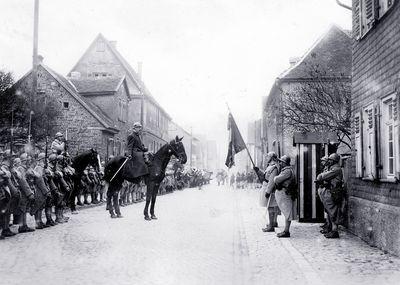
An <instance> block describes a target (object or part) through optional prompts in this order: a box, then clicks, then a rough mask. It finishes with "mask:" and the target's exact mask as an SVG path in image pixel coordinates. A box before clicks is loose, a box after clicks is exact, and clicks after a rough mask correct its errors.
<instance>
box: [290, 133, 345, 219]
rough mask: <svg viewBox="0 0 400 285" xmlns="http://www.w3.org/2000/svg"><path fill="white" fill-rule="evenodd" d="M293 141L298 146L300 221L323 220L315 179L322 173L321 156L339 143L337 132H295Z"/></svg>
mask: <svg viewBox="0 0 400 285" xmlns="http://www.w3.org/2000/svg"><path fill="white" fill-rule="evenodd" d="M293 143H294V145H295V146H296V148H297V159H296V169H297V182H298V185H299V197H298V199H297V209H298V216H299V222H314V223H315V222H323V221H324V207H323V205H322V203H321V201H320V199H319V197H318V193H317V187H316V185H315V183H314V181H315V180H316V178H317V175H318V174H319V173H321V171H322V169H321V166H320V165H321V158H322V157H323V156H325V155H328V148H329V146H330V145H332V144H336V143H337V138H336V134H335V133H316V132H308V133H295V134H294V137H293Z"/></svg>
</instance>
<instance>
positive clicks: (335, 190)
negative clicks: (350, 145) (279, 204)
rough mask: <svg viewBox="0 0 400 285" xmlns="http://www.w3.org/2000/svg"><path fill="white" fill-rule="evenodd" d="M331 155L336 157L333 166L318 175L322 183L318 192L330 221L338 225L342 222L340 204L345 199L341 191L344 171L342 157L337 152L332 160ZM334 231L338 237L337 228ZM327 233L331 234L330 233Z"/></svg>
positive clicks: (318, 180)
mask: <svg viewBox="0 0 400 285" xmlns="http://www.w3.org/2000/svg"><path fill="white" fill-rule="evenodd" d="M331 157H332V158H333V159H334V160H333V161H332V164H331V166H330V167H329V168H328V169H326V170H325V171H324V172H322V173H321V174H319V175H318V176H317V182H318V183H319V185H320V187H319V189H318V193H319V196H320V199H321V201H322V204H323V205H324V208H325V210H326V212H327V213H328V216H329V219H330V221H331V222H332V223H334V224H336V225H337V224H339V222H340V207H339V205H340V203H341V201H342V199H343V197H341V196H340V195H341V194H343V193H340V192H341V191H343V185H342V184H343V172H342V168H341V167H340V165H339V160H340V157H338V155H337V154H335V156H333V155H331V156H330V158H329V159H330V160H332V159H331ZM338 195H339V196H338ZM333 231H334V233H333V235H334V237H335V238H336V237H338V234H337V232H336V229H334V230H333ZM326 235H329V233H327V234H326ZM329 237H330V235H329Z"/></svg>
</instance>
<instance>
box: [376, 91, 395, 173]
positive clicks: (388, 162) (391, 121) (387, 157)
mask: <svg viewBox="0 0 400 285" xmlns="http://www.w3.org/2000/svg"><path fill="white" fill-rule="evenodd" d="M381 108H382V119H381V126H380V129H381V134H380V135H381V136H380V137H381V140H382V142H381V145H382V158H381V164H382V178H387V179H390V178H394V177H395V176H396V175H397V173H396V170H397V171H398V168H399V164H398V162H397V160H398V159H399V154H398V151H399V147H398V143H399V141H398V104H397V96H396V94H392V95H390V96H387V97H385V98H383V99H382V101H381Z"/></svg>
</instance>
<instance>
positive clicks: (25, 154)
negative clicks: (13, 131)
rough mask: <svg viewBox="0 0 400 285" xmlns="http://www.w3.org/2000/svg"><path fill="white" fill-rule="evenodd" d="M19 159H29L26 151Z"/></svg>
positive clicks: (22, 160)
mask: <svg viewBox="0 0 400 285" xmlns="http://www.w3.org/2000/svg"><path fill="white" fill-rule="evenodd" d="M19 159H20V160H21V162H24V161H27V160H28V154H27V153H26V152H24V153H22V154H21V155H20V156H19Z"/></svg>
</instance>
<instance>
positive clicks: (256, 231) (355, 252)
mask: <svg viewBox="0 0 400 285" xmlns="http://www.w3.org/2000/svg"><path fill="white" fill-rule="evenodd" d="M245 192H246V193H244V195H243V196H244V197H241V203H240V204H241V207H242V212H243V216H244V217H243V218H244V220H245V221H244V224H245V225H246V235H247V240H248V246H249V252H250V258H251V260H252V264H254V265H256V266H255V267H257V268H254V269H253V271H254V272H253V276H254V282H255V283H256V284H261V283H262V280H264V282H268V278H269V276H270V275H271V274H277V273H274V272H271V271H270V270H269V268H262V267H260V265H259V264H262V263H263V259H264V260H265V259H269V258H276V259H277V260H276V262H281V261H280V260H279V255H278V257H276V253H274V252H273V251H274V250H275V249H277V248H280V249H279V250H282V247H283V248H284V250H286V251H287V252H289V254H290V256H291V257H292V258H293V260H294V262H295V263H296V264H297V266H298V267H299V269H300V271H301V272H302V274H303V275H304V277H305V278H304V279H305V280H307V284H326V285H330V284H332V285H333V284H341V285H347V284H363V285H369V284H381V285H384V284H400V258H399V257H396V256H393V255H390V254H386V253H384V252H383V251H381V250H379V249H377V248H373V247H370V246H369V245H367V244H366V243H365V242H363V241H362V240H361V239H359V238H358V237H356V236H354V235H352V234H350V233H347V232H346V231H343V230H342V231H340V239H326V238H325V237H324V236H323V235H322V234H320V233H319V230H320V228H319V225H320V224H309V223H298V222H296V221H293V222H292V227H291V238H289V239H278V238H277V237H276V234H274V233H263V232H262V231H261V227H263V226H265V223H266V220H265V216H264V215H263V214H264V213H265V212H264V211H265V209H264V208H261V207H259V206H258V204H257V202H258V200H257V199H258V196H257V195H258V193H255V192H257V191H255V190H253V189H249V190H245ZM251 202H252V203H253V206H251V208H250V209H249V208H247V209H246V206H247V207H248V205H250V204H249V203H251ZM278 224H279V226H280V227H279V228H278V229H276V232H279V231H282V230H283V228H282V226H283V224H284V219H283V216H280V217H279V219H278ZM271 253H272V254H271ZM264 264H265V262H264ZM282 266H283V267H284V263H282ZM282 270H283V272H285V274H288V272H287V271H288V270H287V269H285V268H283V269H282ZM300 279H302V278H299V284H302V282H300ZM265 284H266V283H265ZM295 284H297V283H296V282H295Z"/></svg>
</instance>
